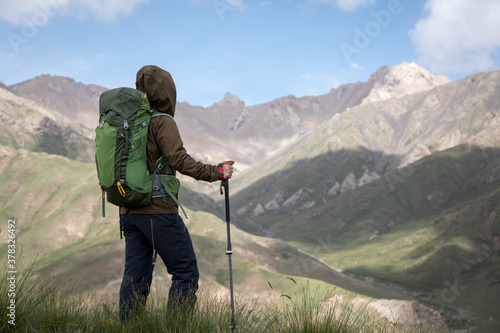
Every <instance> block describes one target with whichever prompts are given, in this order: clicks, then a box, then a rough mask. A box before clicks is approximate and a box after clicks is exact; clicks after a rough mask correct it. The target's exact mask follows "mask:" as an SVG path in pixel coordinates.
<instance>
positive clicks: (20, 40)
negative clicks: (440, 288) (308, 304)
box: [0, 0, 500, 106]
mask: <svg viewBox="0 0 500 333" xmlns="http://www.w3.org/2000/svg"><path fill="white" fill-rule="evenodd" d="M499 31H500V1H499V0H481V1H469V0H255V1H250V0H186V1H180V0H177V1H173V0H166V1H160V0H149V1H148V0H121V1H120V0H45V1H40V0H16V1H11V0H0V36H2V37H1V39H0V82H3V83H5V84H7V85H10V84H14V83H18V82H21V81H23V80H27V79H30V78H33V77H35V76H37V75H40V74H52V75H63V76H67V77H71V78H74V79H75V80H76V81H80V82H83V83H86V84H89V83H95V84H99V85H102V86H105V87H108V88H115V87H119V86H132V87H133V86H134V84H135V73H136V72H137V70H138V69H139V68H140V67H142V66H143V65H146V64H155V65H158V66H160V67H162V68H164V69H166V70H168V71H170V72H171V73H172V76H173V78H174V81H175V82H176V85H177V90H178V100H179V101H187V102H189V103H191V104H193V105H202V106H208V105H211V104H212V103H214V102H217V101H218V100H220V99H221V98H222V97H223V96H224V94H225V93H226V92H230V93H232V94H233V95H236V96H238V97H239V98H240V99H242V100H243V101H244V102H245V103H246V104H247V105H254V104H259V103H264V102H268V101H271V100H273V99H275V98H279V97H282V96H286V95H289V94H293V95H296V96H305V95H320V94H325V93H327V92H328V91H329V90H330V89H331V88H335V87H337V86H339V85H341V84H344V83H351V82H356V81H366V80H368V78H369V77H370V75H371V74H372V73H373V72H375V71H376V70H377V69H378V68H380V67H381V66H384V65H397V64H400V63H402V62H404V61H406V62H412V61H414V62H417V63H418V64H420V65H421V66H423V67H425V68H427V69H428V70H430V71H431V72H432V73H433V74H442V75H445V76H447V77H448V78H450V79H452V80H457V79H461V78H463V77H465V76H467V75H469V74H471V73H474V72H477V71H490V70H496V69H499V68H500V56H499V54H498V51H499V49H500V33H499Z"/></svg>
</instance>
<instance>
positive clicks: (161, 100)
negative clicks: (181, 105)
mask: <svg viewBox="0 0 500 333" xmlns="http://www.w3.org/2000/svg"><path fill="white" fill-rule="evenodd" d="M135 86H136V88H137V90H140V91H142V92H144V93H145V94H146V95H147V97H148V100H149V104H150V105H151V109H153V110H154V111H157V112H163V113H167V114H169V115H171V116H172V117H173V116H174V114H175V102H176V98H177V90H176V88H175V83H174V80H173V79H172V76H171V75H170V73H169V72H167V71H166V70H163V69H161V68H160V67H158V66H153V65H148V66H144V67H142V68H141V69H140V70H139V71H138V72H137V78H136V81H135Z"/></svg>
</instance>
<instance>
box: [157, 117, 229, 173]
mask: <svg viewBox="0 0 500 333" xmlns="http://www.w3.org/2000/svg"><path fill="white" fill-rule="evenodd" d="M158 118H159V121H158V123H157V128H156V130H157V133H156V136H155V138H156V139H155V141H156V144H157V147H158V148H159V149H160V151H161V153H162V154H163V156H165V158H166V160H167V162H168V163H169V164H170V166H171V167H172V168H173V169H174V170H176V171H179V172H180V173H182V174H184V175H187V176H190V177H193V178H194V179H196V180H205V181H209V182H213V181H216V180H218V179H219V171H218V169H217V166H216V165H210V164H204V163H202V162H198V161H196V160H195V159H194V158H192V157H191V156H190V155H189V154H188V153H187V151H186V148H184V143H183V142H182V139H181V136H180V133H179V129H178V128H177V124H176V123H175V121H174V120H173V119H172V118H170V117H158Z"/></svg>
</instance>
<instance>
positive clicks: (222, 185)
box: [219, 161, 234, 195]
mask: <svg viewBox="0 0 500 333" xmlns="http://www.w3.org/2000/svg"><path fill="white" fill-rule="evenodd" d="M221 164H223V165H224V164H228V165H233V164H234V161H225V162H222V163H221ZM219 165H220V164H219ZM228 186H229V181H228V179H223V180H221V182H220V194H221V195H223V194H224V192H223V191H222V188H223V187H224V189H225V191H226V192H227V191H228Z"/></svg>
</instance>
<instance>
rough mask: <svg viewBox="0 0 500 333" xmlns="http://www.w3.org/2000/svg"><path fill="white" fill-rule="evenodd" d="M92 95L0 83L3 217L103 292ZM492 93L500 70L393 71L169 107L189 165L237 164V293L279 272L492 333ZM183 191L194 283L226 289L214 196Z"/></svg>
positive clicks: (495, 317) (495, 233)
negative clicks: (307, 88) (464, 73)
mask: <svg viewBox="0 0 500 333" xmlns="http://www.w3.org/2000/svg"><path fill="white" fill-rule="evenodd" d="M174 79H175V78H174ZM106 90H107V89H106V88H103V87H100V86H97V85H84V84H81V83H77V82H75V81H74V80H72V79H68V78H64V77H57V76H50V75H42V76H39V77H37V78H34V79H32V80H28V81H25V82H21V83H19V84H16V85H11V86H5V85H3V86H2V87H1V88H0V112H1V115H2V120H3V122H2V125H1V126H2V129H1V130H0V133H2V134H1V137H0V169H1V170H2V177H1V178H2V180H1V181H2V186H3V191H2V198H1V200H2V206H1V208H0V212H1V215H2V217H5V218H7V217H11V216H16V217H17V218H18V219H19V220H21V221H23V224H22V225H23V227H22V229H21V231H20V232H21V235H22V238H23V240H24V242H25V244H26V246H25V247H26V251H27V252H29V253H33V252H35V251H40V252H43V253H47V257H48V258H50V259H51V261H52V262H53V263H54V264H59V265H61V268H60V272H61V273H62V272H65V273H68V272H72V273H71V274H70V275H71V276H84V277H85V279H84V280H85V281H86V282H85V283H84V285H88V286H90V285H92V286H97V287H98V288H100V290H103V291H110V290H113V288H115V289H116V285H117V283H119V279H120V267H121V266H122V265H123V259H122V258H121V257H122V250H123V243H121V242H120V241H119V239H116V235H117V234H118V228H117V225H116V223H115V221H114V220H113V218H114V219H116V216H115V217H113V218H109V217H108V218H106V219H104V220H103V219H102V218H100V217H99V213H100V207H99V204H100V200H99V193H100V192H99V189H98V186H97V180H96V177H95V167H94V165H93V131H92V127H95V125H96V123H97V117H98V115H97V105H98V97H99V95H100V93H101V92H103V91H106ZM498 96H500V71H497V72H489V73H477V74H474V75H471V76H469V77H467V78H465V79H463V80H460V81H457V82H451V81H449V80H448V79H446V78H445V77H442V76H434V75H432V74H430V73H429V72H428V71H427V70H425V69H424V68H422V67H420V66H418V65H417V64H415V63H403V64H400V65H398V66H385V67H382V68H380V69H379V70H378V71H377V72H375V73H374V74H373V75H372V76H371V77H370V79H369V80H368V81H367V82H357V83H353V84H346V85H342V86H339V87H337V88H335V89H332V90H331V91H330V92H329V93H327V94H325V95H322V96H306V97H295V96H286V97H282V98H278V99H276V100H273V101H270V102H268V103H264V104H259V105H253V106H246V105H245V104H244V102H243V101H241V100H239V99H238V98H237V97H236V96H233V95H231V94H230V93H227V94H226V95H225V96H224V98H223V99H222V100H221V101H219V102H217V103H215V104H213V105H212V106H209V107H199V106H193V105H190V104H189V103H187V102H179V103H177V111H176V121H177V124H178V127H179V129H180V132H181V135H182V137H183V139H184V143H185V146H186V148H187V149H188V151H189V152H192V155H193V156H195V157H196V158H198V159H200V160H202V161H204V162H206V163H216V162H220V161H221V160H224V159H234V160H235V161H236V162H237V163H236V165H237V166H238V169H237V171H238V174H237V175H236V176H235V177H234V178H233V179H232V180H231V195H232V198H231V206H232V213H233V214H232V221H234V222H233V223H234V225H235V235H236V236H235V237H234V238H235V243H236V244H235V249H236V250H235V253H236V258H238V257H237V256H238V255H239V256H240V257H239V260H240V261H239V262H238V261H236V269H235V271H236V273H235V281H239V282H238V287H237V288H239V289H237V290H238V291H239V292H240V293H241V294H245V293H246V294H254V295H262V293H264V292H266V291H268V290H267V289H266V288H267V284H266V281H267V282H269V281H271V280H272V281H271V282H273V284H274V283H275V281H279V280H280V279H284V278H285V277H286V276H293V277H294V278H297V279H312V280H314V281H318V283H325V284H326V283H331V284H334V285H336V286H339V287H341V288H343V289H346V290H350V291H353V292H357V293H360V294H363V295H366V296H369V297H374V298H395V299H406V300H417V301H418V302H420V303H421V304H423V305H425V306H427V307H428V308H430V309H435V310H437V311H439V312H440V313H441V315H442V316H443V317H444V318H446V319H447V321H448V326H449V327H450V329H464V328H467V329H475V331H477V332H488V331H495V330H497V329H498V328H499V327H500V320H499V318H500V312H499V311H500V310H499V309H500V301H499V300H500V297H499V296H500V275H499V272H500V258H499V251H500V218H499V216H500V215H499V213H500V204H499V202H500V201H499V199H500V197H499V196H500V167H499V165H500V163H499V162H500V155H499V151H500V141H499V137H500V136H499V134H500V133H499V131H500V126H499V125H500V119H499V116H498V112H499V111H500V98H499V97H498ZM221 142H224V144H223V145H221ZM182 181H183V184H184V185H183V192H181V201H182V202H185V203H186V204H185V206H186V207H188V215H189V216H190V221H189V223H188V226H189V227H190V231H191V232H192V234H193V242H194V243H195V247H196V248H197V252H199V253H203V255H202V256H201V257H202V259H200V269H201V271H202V280H203V281H204V283H206V284H209V283H208V281H215V282H214V283H215V284H216V285H217V288H218V286H222V285H226V284H227V281H226V279H227V277H226V275H227V274H226V271H225V269H226V268H225V267H224V260H223V257H224V254H223V253H222V252H221V253H219V252H217V251H216V250H215V249H216V248H219V249H223V248H224V244H223V242H224V236H225V235H224V225H223V224H222V223H220V221H222V220H223V211H222V207H221V205H222V203H221V201H220V195H219V194H218V188H217V186H213V185H210V184H206V183H199V182H194V181H190V180H188V179H186V178H182ZM218 221H219V222H218ZM42 230H51V232H50V233H48V236H47V237H44V239H40V238H39V235H40V232H41V231H42ZM221 251H222V250H221ZM104 253H106V254H105V255H104ZM236 260H238V259H236ZM95 271H99V272H102V274H97V276H96V274H95ZM159 274H163V275H160V278H161V279H165V280H166V279H168V277H167V276H166V274H165V273H159ZM266 279H267V280H266ZM256 281H258V282H256ZM319 281H322V282H319Z"/></svg>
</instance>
